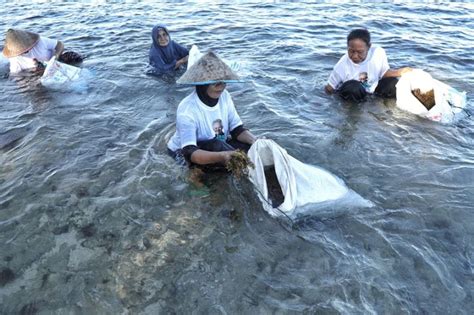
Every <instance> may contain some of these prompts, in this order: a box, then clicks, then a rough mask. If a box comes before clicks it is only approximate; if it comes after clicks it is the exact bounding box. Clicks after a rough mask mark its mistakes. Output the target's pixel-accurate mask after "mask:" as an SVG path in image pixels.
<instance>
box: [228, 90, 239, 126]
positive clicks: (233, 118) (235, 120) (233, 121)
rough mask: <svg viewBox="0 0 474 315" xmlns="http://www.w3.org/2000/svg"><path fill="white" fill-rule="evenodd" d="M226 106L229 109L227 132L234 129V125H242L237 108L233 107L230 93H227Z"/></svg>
mask: <svg viewBox="0 0 474 315" xmlns="http://www.w3.org/2000/svg"><path fill="white" fill-rule="evenodd" d="M227 106H228V110H229V117H228V119H229V132H230V131H232V130H234V129H235V128H236V127H238V126H240V125H242V120H241V119H240V116H239V114H238V113H237V110H236V109H235V106H234V102H233V101H232V98H231V97H230V94H228V95H227Z"/></svg>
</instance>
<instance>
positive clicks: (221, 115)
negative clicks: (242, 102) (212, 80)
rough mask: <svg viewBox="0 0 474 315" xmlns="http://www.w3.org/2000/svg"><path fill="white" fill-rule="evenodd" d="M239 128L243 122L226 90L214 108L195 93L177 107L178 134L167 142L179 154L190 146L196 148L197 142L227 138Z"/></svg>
mask: <svg viewBox="0 0 474 315" xmlns="http://www.w3.org/2000/svg"><path fill="white" fill-rule="evenodd" d="M219 120H220V121H219ZM239 125H242V120H241V119H240V117H239V114H237V111H236V110H235V106H234V102H233V101H232V98H231V96H230V94H229V92H227V90H224V92H222V94H221V96H220V97H219V101H218V102H217V104H216V105H215V106H214V107H210V106H207V105H206V104H204V103H203V102H201V100H200V99H199V96H198V95H197V93H196V91H194V92H193V93H192V94H191V95H188V96H187V97H186V98H185V99H184V100H182V101H181V103H180V104H179V106H178V110H177V114H176V132H175V134H174V135H173V137H172V138H171V139H170V140H169V141H168V148H169V149H170V150H171V151H176V150H178V149H182V148H184V147H185V146H187V145H197V142H198V141H203V140H211V139H213V138H215V137H217V138H219V139H226V138H227V137H228V136H229V134H230V131H231V130H234V129H235V128H236V127H238V126H239ZM222 133H223V134H222Z"/></svg>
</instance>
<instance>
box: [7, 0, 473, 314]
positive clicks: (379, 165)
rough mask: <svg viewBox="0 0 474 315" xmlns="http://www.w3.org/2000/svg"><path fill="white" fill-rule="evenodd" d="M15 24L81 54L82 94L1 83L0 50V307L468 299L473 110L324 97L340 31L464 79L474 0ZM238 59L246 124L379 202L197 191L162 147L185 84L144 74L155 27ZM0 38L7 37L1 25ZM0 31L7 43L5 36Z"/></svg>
mask: <svg viewBox="0 0 474 315" xmlns="http://www.w3.org/2000/svg"><path fill="white" fill-rule="evenodd" d="M0 12H1V13H2V19H1V20H0V26H1V30H2V31H3V30H6V29H7V28H8V27H12V26H13V27H18V28H24V29H29V30H33V31H36V32H39V33H41V34H44V35H46V36H49V37H52V38H59V39H61V40H63V42H65V44H66V46H67V48H69V49H73V50H76V51H79V52H81V53H83V54H86V55H87V59H86V61H85V62H84V64H83V67H85V68H87V69H89V70H90V71H91V73H92V74H93V78H92V79H91V80H90V84H89V88H88V89H87V91H82V92H80V91H79V92H55V91H50V90H48V89H46V88H44V87H42V86H41V85H40V84H39V78H38V76H34V75H33V76H30V77H23V78H12V77H9V76H8V66H7V64H6V61H5V60H4V59H2V60H1V65H0V71H1V73H0V74H1V78H0V81H1V85H0V90H1V94H0V107H1V111H0V140H1V141H0V167H1V169H0V268H1V270H0V272H1V278H0V313H2V314H3V313H5V314H11V313H23V314H31V313H41V314H47V313H57V314H63V313H82V314H92V313H108V314H117V313H127V312H130V313H132V314H136V313H143V314H145V313H149V314H154V313H163V314H168V313H181V314H183V313H196V314H198V313H203V314H226V313H227V314H232V313H249V314H257V313H260V314H263V313H278V314H279V313H298V312H305V313H328V314H340V313H341V314H354V313H355V314H369V313H381V314H382V313H383V314H386V313H390V314H403V313H420V314H424V313H426V314H436V313H437V314H471V313H472V310H473V309H474V300H473V299H474V297H473V292H474V271H473V268H474V266H473V264H474V252H473V246H474V245H473V244H474V216H473V206H472V205H473V204H474V197H473V195H474V194H473V193H474V189H473V187H474V152H473V149H472V148H473V144H474V143H473V135H474V124H473V122H472V117H468V118H466V119H463V120H462V121H460V122H458V123H456V124H455V125H440V124H437V123H433V122H430V121H427V120H424V119H421V118H418V117H416V116H413V115H411V114H408V113H405V112H402V111H400V110H398V109H397V108H395V103H394V101H392V100H389V101H383V100H380V99H369V100H368V101H366V102H364V103H362V104H359V105H350V104H346V103H343V102H341V101H340V100H339V99H338V98H337V97H329V96H326V95H325V94H324V93H323V91H322V90H323V86H324V84H325V82H326V80H327V77H328V75H329V72H330V71H331V69H332V67H333V65H334V64H335V63H336V62H337V60H338V58H339V57H340V56H341V55H342V54H343V53H344V49H345V36H346V35H347V33H348V31H349V30H350V29H351V28H353V27H358V26H365V27H368V28H369V29H370V30H371V32H372V36H373V42H374V43H375V44H379V45H381V46H383V47H384V48H385V49H386V51H387V54H388V56H389V62H390V64H391V66H392V67H400V66H412V67H417V68H422V69H424V70H426V71H428V72H429V73H431V74H432V75H433V76H434V77H435V78H437V79H439V80H441V81H443V82H445V83H447V84H450V85H452V86H453V87H455V88H457V89H459V90H464V91H466V92H467V93H468V106H469V107H472V100H471V98H472V95H473V92H474V87H473V86H474V62H473V57H472V56H473V55H472V54H473V51H474V44H473V43H474V31H473V29H474V6H473V5H472V4H470V3H451V4H449V3H443V4H381V3H378V4H367V3H366V4H330V3H327V4H303V3H278V4H248V5H244V4H235V5H216V4H213V3H199V4H198V3H194V4H181V3H173V4H165V3H162V4H154V5H151V4H130V3H127V4H124V3H122V4H99V5H93V4H84V5H78V4H69V3H61V4H52V3H49V2H45V3H42V4H41V3H40V4H31V3H25V4H23V5H19V4H3V5H2V8H1V9H0ZM162 22H165V23H167V24H168V25H169V28H170V30H171V36H172V38H174V39H176V40H177V41H178V42H180V43H181V44H184V45H187V46H190V45H191V44H197V45H198V46H199V47H200V48H201V49H202V50H207V49H214V50H215V51H216V52H217V53H218V54H220V55H221V56H222V57H224V58H226V59H229V60H237V61H239V62H240V63H241V65H242V66H243V67H244V70H245V71H246V72H247V73H248V77H247V79H248V82H247V83H244V84H235V85H229V86H228V89H229V90H230V92H231V94H232V96H233V99H234V102H235V104H236V107H237V109H238V111H239V113H240V115H241V117H242V119H243V121H244V122H245V124H246V126H247V127H249V128H250V129H251V130H252V131H253V132H254V133H255V134H257V135H265V136H266V137H268V138H271V139H273V140H275V141H276V142H277V143H279V144H280V145H281V146H283V147H284V148H286V149H287V150H288V152H289V153H290V154H291V155H293V156H294V157H296V158H298V159H299V160H301V161H303V162H305V163H308V164H313V165H317V166H320V167H323V168H325V169H327V170H329V171H331V172H332V173H334V174H335V175H337V176H339V177H340V178H342V179H343V180H344V181H345V182H346V184H347V185H348V186H349V187H350V188H351V189H353V190H354V191H356V192H357V193H359V194H360V195H361V196H362V197H364V198H366V199H367V200H370V201H371V202H373V203H374V204H375V206H374V207H372V208H357V207H351V206H347V205H346V206H340V207H337V206H336V207H333V208H331V209H327V210H319V211H313V212H311V211H310V213H309V214H308V215H307V216H305V217H304V218H302V219H300V220H299V221H295V222H293V223H292V222H288V221H285V220H277V219H274V218H272V217H270V216H269V215H268V214H266V212H265V211H263V208H262V206H261V204H260V202H259V200H258V197H257V195H256V193H255V191H254V190H253V188H252V186H251V184H250V183H249V182H248V181H246V180H243V181H238V180H236V179H234V178H233V177H231V176H228V175H225V174H216V175H210V176H209V177H208V178H206V180H205V186H204V187H197V186H195V185H193V184H191V183H189V181H188V170H186V169H183V168H179V167H177V166H176V165H175V164H174V162H173V160H172V159H171V158H170V157H168V156H167V155H166V150H165V148H166V139H168V137H169V136H170V134H172V133H173V132H174V121H175V112H176V107H177V105H178V103H179V101H180V100H181V99H183V98H184V97H185V96H186V95H187V94H189V93H190V92H191V89H190V88H188V87H183V86H177V85H176V84H175V83H174V81H175V80H176V77H167V78H156V77H151V76H148V75H146V74H145V72H146V66H147V60H148V58H147V54H148V49H149V46H150V43H151V39H150V36H149V34H150V31H151V28H152V26H153V25H154V24H155V23H162ZM2 38H3V37H2ZM2 40H3V39H2Z"/></svg>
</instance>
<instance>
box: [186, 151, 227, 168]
mask: <svg viewBox="0 0 474 315" xmlns="http://www.w3.org/2000/svg"><path fill="white" fill-rule="evenodd" d="M233 153H234V151H221V152H212V151H206V150H201V149H198V150H196V151H194V152H193V153H192V154H191V162H193V163H195V164H199V165H205V164H216V163H219V164H224V165H225V164H226V163H227V162H229V161H230V158H231V156H232V154H233Z"/></svg>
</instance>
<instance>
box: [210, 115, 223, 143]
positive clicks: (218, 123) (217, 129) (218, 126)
mask: <svg viewBox="0 0 474 315" xmlns="http://www.w3.org/2000/svg"><path fill="white" fill-rule="evenodd" d="M212 129H213V130H214V135H215V138H216V139H218V140H221V141H225V140H226V138H225V133H224V126H223V125H222V120H221V119H216V120H214V121H213V122H212Z"/></svg>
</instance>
